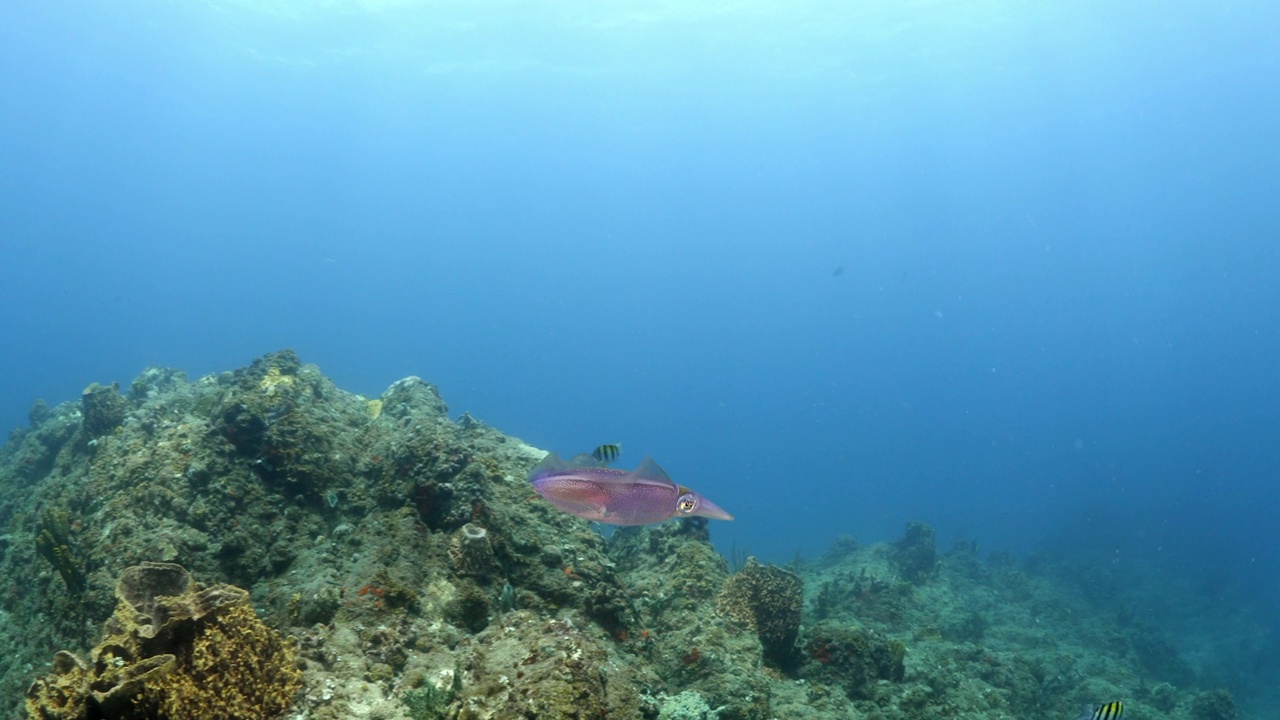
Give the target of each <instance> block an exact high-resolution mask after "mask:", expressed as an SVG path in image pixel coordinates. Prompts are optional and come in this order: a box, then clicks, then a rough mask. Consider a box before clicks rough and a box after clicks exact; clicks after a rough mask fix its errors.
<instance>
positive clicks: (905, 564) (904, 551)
mask: <svg viewBox="0 0 1280 720" xmlns="http://www.w3.org/2000/svg"><path fill="white" fill-rule="evenodd" d="M892 557H893V562H894V564H896V565H897V566H898V573H899V574H900V575H902V577H903V578H905V579H907V580H910V581H911V582H913V583H919V582H922V581H923V580H925V579H927V578H929V577H930V576H932V575H933V574H934V572H935V571H936V570H937V568H938V549H937V545H936V543H935V539H934V531H933V528H932V527H930V526H928V525H926V524H924V523H922V522H915V521H912V522H909V523H907V531H906V534H904V535H903V536H902V537H901V538H900V539H899V540H898V541H897V542H895V543H894V544H893V554H892Z"/></svg>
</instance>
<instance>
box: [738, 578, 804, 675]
mask: <svg viewBox="0 0 1280 720" xmlns="http://www.w3.org/2000/svg"><path fill="white" fill-rule="evenodd" d="M803 607H804V583H803V582H802V581H801V580H800V577H799V576H798V575H796V574H795V573H792V572H788V571H786V570H783V569H782V568H780V567H776V566H773V565H761V564H760V563H759V562H758V561H756V559H755V558H748V559H747V564H746V565H745V566H743V568H742V570H740V571H738V572H737V573H736V574H734V575H732V576H731V577H730V578H729V579H728V580H726V581H725V583H724V589H723V590H721V591H720V595H719V597H717V598H716V609H717V610H719V612H720V613H721V614H722V615H726V616H728V617H730V618H733V619H734V620H737V621H739V622H742V623H745V624H746V625H747V626H748V627H750V628H751V629H752V630H754V631H755V632H756V634H757V635H758V636H759V637H760V644H761V646H762V647H763V648H764V657H765V660H767V661H769V662H771V663H773V664H775V665H777V666H778V667H780V668H783V669H788V668H790V667H792V666H793V665H794V664H795V661H796V654H795V643H796V635H797V634H799V632H800V612H801V609H802V608H803Z"/></svg>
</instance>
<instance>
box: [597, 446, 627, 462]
mask: <svg viewBox="0 0 1280 720" xmlns="http://www.w3.org/2000/svg"><path fill="white" fill-rule="evenodd" d="M621 454H622V443H610V444H608V445H601V446H600V447H598V448H596V449H595V450H592V451H591V457H593V458H595V459H597V460H599V461H600V462H602V463H606V464H607V463H611V462H613V461H614V460H617V459H618V456H619V455H621Z"/></svg>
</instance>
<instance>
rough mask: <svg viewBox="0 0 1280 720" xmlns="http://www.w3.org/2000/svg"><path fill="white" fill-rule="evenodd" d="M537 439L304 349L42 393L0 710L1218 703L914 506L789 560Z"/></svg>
mask: <svg viewBox="0 0 1280 720" xmlns="http://www.w3.org/2000/svg"><path fill="white" fill-rule="evenodd" d="M542 455H543V452H542V451H540V450H538V449H536V448H533V447H530V446H528V445H526V444H524V443H522V442H520V441H519V440H517V439H515V438H511V437H508V436H506V435H504V434H502V433H501V432H498V431H497V430H494V429H493V428H490V427H488V426H486V425H485V424H483V423H481V422H478V421H476V420H474V419H473V418H471V417H470V416H469V415H464V416H463V417H462V419H461V420H459V421H454V420H451V419H450V417H449V416H448V411H447V408H446V406H445V403H444V401H443V400H442V399H441V397H440V395H439V393H438V392H437V391H436V388H435V387H433V386H432V385H430V384H428V383H426V382H423V381H422V380H419V379H418V378H412V377H411V378H406V379H404V380H400V381H398V382H395V383H394V384H392V385H391V386H390V387H389V388H388V389H387V390H386V392H384V393H383V394H382V395H381V396H380V397H378V398H373V399H371V398H364V397H361V396H358V395H354V394H351V393H348V392H345V391H343V390H340V389H339V388H337V387H336V386H334V384H333V383H332V382H330V381H329V380H328V379H326V378H325V377H324V376H323V375H322V374H321V373H320V371H319V370H318V369H317V368H316V367H315V366H312V365H305V364H303V363H302V362H301V361H300V360H299V359H298V357H297V356H296V355H295V354H294V353H293V352H290V351H284V352H279V353H274V354H271V355H268V356H265V357H263V358H260V359H258V360H256V361H255V362H253V364H251V365H250V366H248V367H246V368H242V369H240V370H236V371H234V372H225V373H221V374H218V375H211V376H208V377H204V378H200V379H198V380H196V381H194V382H191V381H188V379H187V378H186V377H185V376H184V375H183V373H181V372H179V371H176V370H168V369H156V368H153V369H149V370H146V371H145V372H143V373H142V374H141V375H140V376H138V378H137V379H136V380H134V381H133V382H132V383H131V384H130V385H129V386H128V387H125V388H120V387H118V386H115V385H97V384H94V385H90V386H89V387H88V388H87V389H86V390H85V392H84V395H83V397H82V398H81V399H80V400H79V401H77V402H70V403H64V404H62V405H59V406H57V407H49V406H47V405H45V404H44V403H41V402H37V403H36V405H35V406H33V408H32V411H31V424H30V426H29V427H26V428H20V429H17V430H14V431H13V432H12V433H11V434H10V436H9V440H8V443H7V444H6V445H5V446H4V448H3V450H0V646H3V652H0V691H3V697H4V698H5V699H6V700H7V703H6V704H5V706H4V707H3V712H2V715H3V717H13V718H20V717H34V718H57V719H65V718H203V717H207V718H269V717H298V718H302V717H306V718H313V719H316V720H340V719H346V718H381V719H383V720H409V719H412V720H426V719H430V718H458V719H463V718H465V719H468V720H471V719H480V718H543V719H554V718H610V719H611V720H638V719H641V718H647V719H661V720H677V719H711V718H719V719H720V720H766V719H767V718H817V719H822V718H876V719H878V720H906V719H908V718H911V719H917V718H918V719H924V718H931V719H933V718H1033V717H1034V718H1072V717H1075V715H1076V714H1077V713H1078V711H1079V707H1080V706H1081V705H1082V704H1084V703H1100V702H1104V701H1110V700H1115V699H1123V700H1125V701H1126V704H1127V707H1126V717H1128V716H1132V717H1134V718H1145V719H1151V718H1176V719H1178V720H1226V719H1227V718H1232V717H1235V714H1236V711H1235V708H1234V705H1233V703H1232V700H1231V697H1230V695H1229V694H1228V693H1226V692H1225V691H1222V690H1216V689H1213V688H1202V687H1199V686H1198V685H1197V679H1196V677H1195V674H1194V673H1193V672H1192V671H1191V669H1190V668H1189V667H1188V666H1187V664H1186V663H1185V662H1183V661H1182V660H1181V658H1179V657H1178V654H1177V653H1176V652H1174V650H1173V649H1172V647H1171V646H1170V645H1169V644H1168V643H1167V642H1165V641H1164V639H1162V638H1161V637H1160V635H1159V634H1158V633H1157V632H1155V631H1153V630H1152V629H1150V628H1146V627H1143V626H1141V625H1140V624H1139V623H1137V622H1135V620H1134V618H1133V617H1131V616H1130V615H1127V614H1125V613H1124V612H1123V611H1122V610H1117V611H1116V612H1100V611H1098V610H1097V609H1096V606H1090V605H1087V604H1081V603H1080V602H1079V596H1077V595H1073V594H1071V593H1070V592H1067V591H1065V590H1063V589H1061V586H1060V585H1057V584H1055V583H1054V582H1053V581H1052V579H1051V577H1052V573H1046V572H1044V571H1043V570H1042V569H1041V568H1039V567H1038V566H1034V565H1031V564H1028V563H1027V562H1025V561H1018V560H1016V559H1014V558H1012V557H1008V556H996V557H995V558H993V559H990V560H987V561H985V562H984V561H982V560H980V558H979V555H978V552H977V548H976V546H972V545H967V546H962V547H958V548H955V549H953V550H951V551H950V552H939V551H938V550H937V549H936V548H935V546H934V537H933V531H932V530H931V529H930V528H929V527H928V526H926V525H923V524H920V523H912V524H911V525H909V526H908V528H907V530H906V532H905V533H904V535H903V537H902V538H900V539H899V540H897V541H896V542H893V543H876V544H872V545H866V546H860V545H858V544H857V543H855V542H854V541H852V540H850V539H847V538H845V539H841V540H840V541H838V542H837V543H836V544H835V546H834V547H833V548H832V549H831V551H830V552H829V553H827V555H825V556H824V557H822V558H820V559H818V560H816V561H813V562H809V563H800V562H797V563H795V564H793V565H792V566H790V567H787V568H780V567H774V566H769V565H762V564H760V563H758V562H756V561H755V560H754V559H749V558H745V557H743V558H735V559H734V561H733V562H732V563H730V562H727V561H726V560H725V559H724V558H723V557H721V556H720V555H719V554H717V553H716V551H715V550H714V548H713V547H712V546H711V544H710V542H709V538H708V526H707V524H706V523H705V522H704V521H700V520H697V519H693V520H681V521H672V522H669V523H666V524H663V525H659V526H654V527H647V528H631V529H623V530H620V531H617V532H614V533H613V534H612V535H611V536H610V537H609V538H608V539H607V540H606V539H605V538H604V537H602V535H601V534H600V533H599V532H597V530H596V529H595V528H593V527H592V526H591V525H590V524H589V523H587V522H585V521H583V520H581V519H579V518H575V517H572V516H569V515H566V514H564V513H561V512H559V511H558V510H556V509H555V508H553V507H551V506H550V505H549V504H547V503H546V502H544V501H543V500H541V499H540V498H538V497H537V496H536V495H535V494H534V493H532V492H531V490H530V487H529V485H528V483H527V482H526V474H527V473H528V470H529V468H530V467H532V466H533V465H534V464H535V463H536V462H537V461H538V460H539V459H540V458H541V456H542ZM726 502H727V501H726ZM731 564H732V567H730V565H731Z"/></svg>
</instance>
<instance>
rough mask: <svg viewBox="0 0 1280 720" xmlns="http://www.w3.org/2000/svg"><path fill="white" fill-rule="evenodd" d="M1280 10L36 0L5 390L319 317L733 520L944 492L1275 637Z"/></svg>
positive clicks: (301, 347)
mask: <svg viewBox="0 0 1280 720" xmlns="http://www.w3.org/2000/svg"><path fill="white" fill-rule="evenodd" d="M1277 28H1280V6H1276V5H1275V4H1274V3H1268V2H1249V1H1246V2H1231V3H1202V2H1164V3H1154V2H1124V3H1119V2H1113V1H1111V0H1106V1H1103V0H1096V1H1090V0H1082V1H1080V2H1038V3H1037V2H953V1H942V0H938V1H930V2H925V1H908V2H902V1H900V0H893V1H889V0H884V1H872V2H834V1H833V2H825V1H819V0H798V1H795V0H789V1H787V2H781V1H773V2H763V1H755V2H750V1H748V2H698V3H690V2H683V1H680V2H676V1H674V0H673V1H671V2H638V3H598V2H585V1H582V0H572V1H566V2H546V3H530V2H493V1H481V2H414V1H410V0H404V1H401V2H394V1H388V2H375V1H374V0H368V1H367V2H336V1H335V2H301V1H298V2H285V1H281V2H259V3H252V2H235V1H230V0H228V1H222V2H187V3H172V2H159V1H153V0H112V1H110V2H107V1H95V0H83V1H78V2H69V1H62V0H52V1H40V2H36V1H33V0H10V1H9V2H5V3H3V5H0V97H2V98H3V101H2V102H0V167H2V168H3V172H0V246H2V253H0V258H2V260H0V300H2V301H0V339H2V340H0V342H2V343H3V354H0V425H3V426H4V427H9V428H11V427H16V426H19V425H21V424H24V423H25V422H26V411H27V407H28V406H29V404H30V403H31V401H32V400H34V399H35V398H37V397H43V398H45V399H47V400H49V401H50V402H59V401H64V400H69V399H74V398H76V397H77V396H78V394H79V391H80V390H81V389H82V388H83V387H84V386H85V385H87V384H88V383H89V382H90V381H99V382H108V381H112V380H118V381H120V382H121V383H122V384H126V385H127V383H128V381H129V379H131V378H132V377H133V376H135V375H136V374H137V373H138V372H139V371H141V370H142V369H143V368H145V367H147V366H150V365H165V366H173V367H179V368H183V369H185V370H186V371H187V372H188V374H189V375H191V376H192V377H195V376H198V375H201V374H204V373H208V372H216V371H221V370H226V369H231V368H235V367H239V366H242V365H245V364H247V363H248V362H249V361H250V360H251V359H252V358H253V357H255V356H257V355H261V354H263V353H265V352H268V351H271V350H275V349H279V348H283V347H293V348H295V349H296V350H297V351H298V352H299V353H300V354H301V355H302V357H303V358H304V359H305V360H307V361H309V362H314V363H317V364H319V365H320V367H321V368H322V370H323V371H325V372H326V373H327V374H329V375H330V376H332V377H333V378H334V379H335V380H336V381H337V382H338V383H339V385H341V386H342V387H344V388H347V389H350V390H353V391H357V392H363V393H365V394H369V395H376V394H378V393H380V392H381V391H382V389H383V388H385V387H386V386H387V385H389V384H390V383H391V382H393V381H394V380H396V379H399V378H401V377H403V376H406V375H410V374H415V375H419V376H422V377H423V378H425V379H427V380H428V381H430V382H433V383H436V384H437V385H439V386H440V388H441V390H442V392H443V394H444V396H445V398H446V400H447V401H448V402H449V403H450V405H451V407H452V409H453V410H455V411H456V412H458V413H461V412H462V411H469V412H471V413H472V414H473V415H474V416H475V417H477V418H479V419H481V420H484V421H486V422H489V423H490V424H492V425H494V426H496V427H498V428H500V429H502V430H504V431H506V432H509V433H512V434H514V435H517V436H520V437H522V438H524V439H525V440H527V441H529V442H531V443H533V444H535V445H539V446H541V447H546V448H550V449H555V450H557V451H559V452H561V453H562V454H572V453H573V452H577V451H584V450H588V449H590V448H591V447H593V446H595V445H596V444H598V443H601V442H609V441H621V442H622V443H623V444H624V455H623V457H622V459H621V462H622V464H633V463H636V462H638V461H639V460H640V459H641V457H642V456H643V455H646V454H651V455H653V456H654V457H655V458H656V459H657V460H658V461H659V462H660V463H662V464H663V465H664V466H665V467H666V468H667V470H668V471H669V472H670V473H671V474H672V475H673V476H674V477H675V478H676V479H677V480H678V481H681V482H683V483H685V484H688V485H690V486H692V487H694V488H696V489H698V490H700V491H702V492H703V493H705V494H706V495H708V496H709V497H711V498H713V499H714V500H715V501H716V502H717V503H719V504H721V505H722V506H724V507H725V508H727V509H729V510H730V511H731V512H734V513H735V514H736V515H737V520H736V521H735V522H733V523H717V524H716V526H715V528H714V536H715V538H716V540H717V542H718V543H719V544H720V545H721V546H722V547H723V548H725V549H726V550H727V549H729V548H731V547H736V548H738V549H746V550H749V551H750V552H752V553H754V554H758V555H761V556H762V557H765V558H768V559H772V560H775V561H782V560H787V559H789V558H790V557H791V556H793V555H794V554H795V553H796V552H797V551H799V552H801V553H803V554H805V555H807V556H812V555H814V554H817V553H820V552H822V550H823V549H824V548H825V547H826V546H827V545H828V544H829V543H830V542H831V541H832V540H833V539H834V538H835V537H836V536H837V535H838V534H841V533H845V534H850V535H853V536H854V537H856V538H858V539H859V540H862V541H874V540H881V539H891V538H894V537H896V536H897V535H899V534H900V532H901V530H902V528H903V526H904V524H905V523H906V522H907V521H908V520H923V521H926V522H928V523H930V524H931V525H933V526H934V527H936V528H937V529H938V531H939V539H940V543H941V544H942V546H943V547H944V548H945V547H949V545H950V543H951V542H953V541H955V540H962V539H967V540H975V541H977V542H979V543H981V544H982V545H983V547H986V548H993V549H1004V550H1012V551H1015V552H1019V553H1026V552H1031V551H1036V550H1049V551H1052V552H1056V553H1060V554H1064V555H1066V556H1069V557H1072V558H1074V559H1076V560H1079V561H1081V562H1096V563H1110V564H1112V565H1116V566H1119V567H1121V568H1124V569H1128V570H1132V571H1133V572H1134V573H1135V577H1137V576H1140V577H1142V578H1143V580H1142V581H1143V582H1146V583H1150V582H1152V580H1151V578H1157V579H1161V578H1163V579H1164V580H1167V581H1168V582H1169V585H1168V586H1167V591H1166V590H1164V589H1161V586H1160V585H1159V582H1158V581H1157V584H1156V585H1155V587H1156V588H1157V592H1161V593H1163V594H1165V595H1166V596H1167V597H1168V598H1171V600H1172V604H1181V605H1182V606H1183V607H1195V608H1204V610H1203V612H1204V613H1206V616H1205V617H1200V618H1190V619H1188V618H1185V617H1184V618H1182V620H1181V622H1184V623H1185V624H1186V626H1187V627H1188V628H1192V627H1197V626H1198V627H1200V628H1201V632H1203V633H1206V634H1212V635H1217V636H1219V637H1220V638H1221V637H1223V636H1231V637H1234V635H1233V634H1232V633H1233V632H1235V631H1241V632H1243V626H1241V625H1239V624H1237V625H1234V626H1232V628H1231V629H1229V630H1225V631H1222V630H1215V629H1214V626H1213V622H1214V621H1213V620H1212V618H1213V617H1217V618H1221V617H1230V618H1233V620H1232V621H1231V622H1237V620H1238V619H1239V618H1242V617H1243V618H1247V622H1250V623H1255V624H1254V625H1252V626H1250V627H1251V628H1252V629H1251V630H1250V631H1249V632H1248V633H1244V634H1245V635H1248V636H1249V637H1252V638H1255V644H1254V645H1251V646H1250V647H1249V648H1246V649H1244V650H1242V649H1240V648H1238V647H1236V648H1235V649H1234V650H1233V649H1232V647H1231V646H1229V647H1225V648H1223V647H1219V648H1217V652H1218V653H1219V654H1218V655H1216V656H1213V657H1211V658H1210V659H1209V660H1207V661H1206V662H1207V663H1208V664H1209V665H1212V664H1214V663H1218V664H1219V665H1220V667H1222V668H1223V671H1224V673H1226V672H1228V671H1230V672H1238V673H1246V674H1247V672H1250V667H1252V668H1253V671H1260V669H1262V670H1265V669H1267V668H1273V667H1274V668H1280V649H1277V645H1278V643H1280V641H1278V640H1277V638H1276V631H1277V628H1276V626H1277V623H1280V545H1278V544H1277V542H1276V531H1275V528H1276V527H1277V524H1278V523H1280V489H1278V488H1280V484H1278V483H1277V479H1278V477H1277V475H1278V462H1277V461H1278V460H1280V442H1277V441H1278V440H1280V422H1278V419H1277V408H1278V407H1280V372H1277V370H1278V368H1280V282H1277V278H1280V243H1277V239H1278V237H1277V235H1278V233H1277V230H1278V229H1280V209H1278V207H1280V206H1278V204H1277V201H1276V199H1277V197H1278V193H1280V183H1278V182H1277V181H1278V180H1280V169H1278V168H1280V31H1277ZM1177 593H1190V594H1191V597H1189V598H1187V600H1188V602H1185V603H1179V602H1178V601H1179V599H1180V598H1182V596H1181V595H1177ZM1224 608H1225V609H1226V610H1224ZM1210 616H1212V617H1210ZM1155 619H1156V620H1157V621H1160V620H1161V618H1159V617H1157V618H1155ZM1197 620H1200V621H1202V622H1199V623H1197V622H1196V621H1197ZM1168 622H1171V623H1172V622H1174V619H1173V618H1169V619H1168ZM1240 622H1244V621H1243V620H1241V621H1240ZM1187 643H1188V644H1191V645H1194V644H1195V643H1194V642H1193V641H1192V640H1188V641H1187ZM1233 663H1236V664H1238V665H1239V667H1236V665H1233ZM1246 663H1252V665H1251V666H1248V667H1246Z"/></svg>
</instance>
